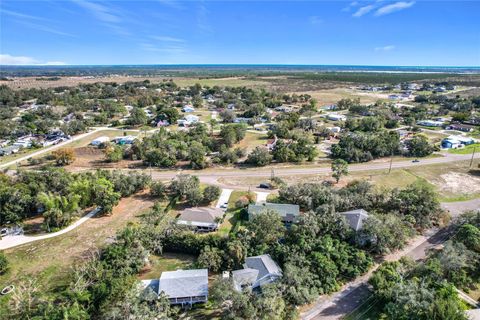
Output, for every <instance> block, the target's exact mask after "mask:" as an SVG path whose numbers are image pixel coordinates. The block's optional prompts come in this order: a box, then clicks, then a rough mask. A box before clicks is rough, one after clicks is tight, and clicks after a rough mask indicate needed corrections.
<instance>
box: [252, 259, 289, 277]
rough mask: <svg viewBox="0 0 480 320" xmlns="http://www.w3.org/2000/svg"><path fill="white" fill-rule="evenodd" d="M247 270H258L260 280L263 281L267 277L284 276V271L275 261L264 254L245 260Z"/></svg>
mask: <svg viewBox="0 0 480 320" xmlns="http://www.w3.org/2000/svg"><path fill="white" fill-rule="evenodd" d="M244 267H245V269H255V270H258V278H257V279H262V278H263V277H265V276H266V275H276V276H281V275H282V269H280V267H279V266H278V265H277V263H276V262H275V261H273V259H272V257H270V255H269V254H262V255H261V256H255V257H248V258H247V259H246V260H245V265H244Z"/></svg>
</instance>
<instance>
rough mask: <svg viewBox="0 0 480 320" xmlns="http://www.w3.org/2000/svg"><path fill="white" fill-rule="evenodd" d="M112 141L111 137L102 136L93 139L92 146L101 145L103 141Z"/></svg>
mask: <svg viewBox="0 0 480 320" xmlns="http://www.w3.org/2000/svg"><path fill="white" fill-rule="evenodd" d="M109 141H110V138H109V137H107V136H101V137H98V138H96V139H94V140H92V142H90V144H91V145H92V146H99V145H101V144H102V143H106V142H109Z"/></svg>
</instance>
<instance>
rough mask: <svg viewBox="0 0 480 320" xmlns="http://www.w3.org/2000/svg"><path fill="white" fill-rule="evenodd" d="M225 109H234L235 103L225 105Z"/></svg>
mask: <svg viewBox="0 0 480 320" xmlns="http://www.w3.org/2000/svg"><path fill="white" fill-rule="evenodd" d="M227 109H228V110H235V103H229V104H228V105H227Z"/></svg>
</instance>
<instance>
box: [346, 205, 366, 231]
mask: <svg viewBox="0 0 480 320" xmlns="http://www.w3.org/2000/svg"><path fill="white" fill-rule="evenodd" d="M339 214H340V215H342V216H343V217H344V218H345V220H346V221H347V224H348V225H349V226H350V228H352V229H353V230H355V231H359V230H361V229H362V227H363V221H365V219H367V218H368V212H367V211H365V210H363V209H356V210H350V211H345V212H339Z"/></svg>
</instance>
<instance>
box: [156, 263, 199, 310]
mask: <svg viewBox="0 0 480 320" xmlns="http://www.w3.org/2000/svg"><path fill="white" fill-rule="evenodd" d="M162 292H163V293H164V294H165V295H166V296H167V297H168V300H169V301H170V304H181V305H182V306H183V305H192V304H194V303H204V302H207V300H208V270H207V269H194V270H177V271H165V272H162V275H161V276H160V280H159V283H158V295H160V294H161V293H162Z"/></svg>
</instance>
